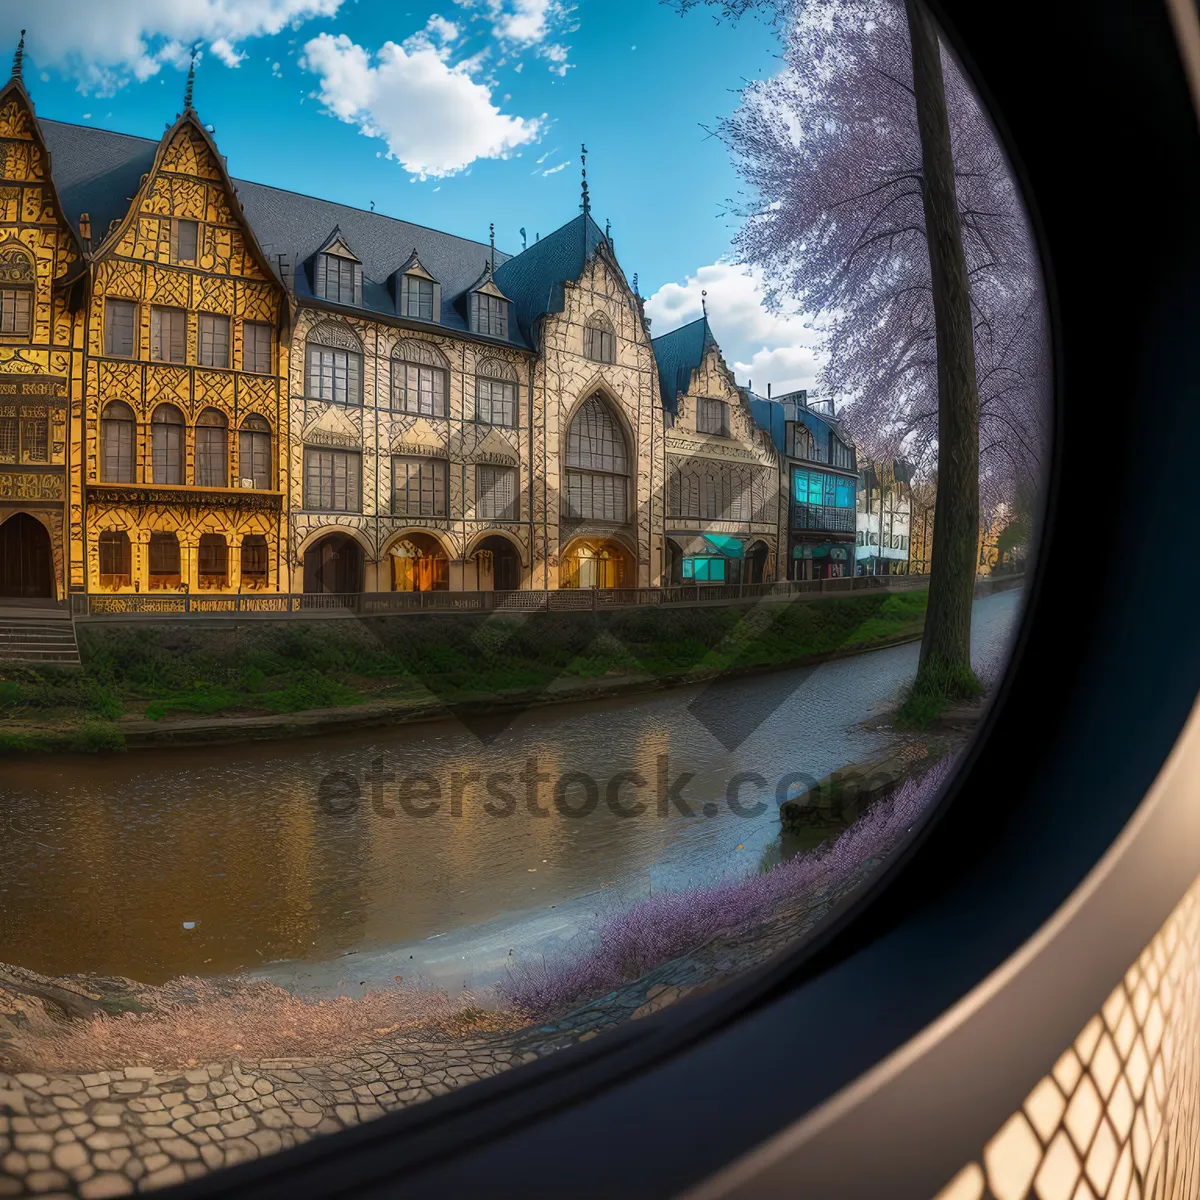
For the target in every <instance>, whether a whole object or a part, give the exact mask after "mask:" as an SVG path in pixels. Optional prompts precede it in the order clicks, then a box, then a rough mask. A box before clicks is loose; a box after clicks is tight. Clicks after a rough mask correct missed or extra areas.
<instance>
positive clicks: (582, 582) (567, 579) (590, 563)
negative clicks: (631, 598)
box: [559, 538, 633, 588]
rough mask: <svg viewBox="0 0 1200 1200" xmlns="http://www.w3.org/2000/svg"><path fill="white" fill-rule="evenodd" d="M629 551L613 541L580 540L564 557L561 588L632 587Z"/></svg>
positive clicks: (573, 543) (604, 539)
mask: <svg viewBox="0 0 1200 1200" xmlns="http://www.w3.org/2000/svg"><path fill="white" fill-rule="evenodd" d="M632 578H633V569H632V564H631V562H630V554H629V551H628V550H626V549H625V547H624V546H622V545H621V543H620V542H617V541H614V540H613V539H611V538H580V540H579V541H577V542H572V543H571V545H569V546H568V547H567V550H566V553H565V554H563V558H562V567H561V574H560V578H559V586H560V587H564V588H619V587H629V586H631V585H630V583H629V581H630V580H631V579H632Z"/></svg>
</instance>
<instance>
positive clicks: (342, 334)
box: [305, 321, 363, 404]
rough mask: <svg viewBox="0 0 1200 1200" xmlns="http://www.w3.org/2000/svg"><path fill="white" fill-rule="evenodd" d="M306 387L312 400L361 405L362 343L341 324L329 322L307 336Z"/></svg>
mask: <svg viewBox="0 0 1200 1200" xmlns="http://www.w3.org/2000/svg"><path fill="white" fill-rule="evenodd" d="M307 349H308V356H307V367H308V370H307V388H306V389H305V390H306V393H307V394H308V395H309V396H311V397H312V399H314V400H326V401H329V402H331V403H334V404H361V403H362V402H363V393H362V376H363V370H362V343H361V342H360V341H359V340H358V338H356V337H355V336H354V334H353V333H351V331H350V330H349V329H347V328H346V327H345V326H344V325H335V324H333V323H332V322H330V321H327V322H325V323H324V324H322V325H318V326H317V327H316V329H314V330H313V331H312V333H310V334H309V335H308V347H307Z"/></svg>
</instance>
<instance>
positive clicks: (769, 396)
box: [767, 383, 771, 400]
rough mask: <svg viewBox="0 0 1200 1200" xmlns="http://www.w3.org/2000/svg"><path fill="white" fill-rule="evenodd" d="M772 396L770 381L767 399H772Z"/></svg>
mask: <svg viewBox="0 0 1200 1200" xmlns="http://www.w3.org/2000/svg"><path fill="white" fill-rule="evenodd" d="M770 398H771V385H770V384H769V383H768V384H767V399H768V400H770Z"/></svg>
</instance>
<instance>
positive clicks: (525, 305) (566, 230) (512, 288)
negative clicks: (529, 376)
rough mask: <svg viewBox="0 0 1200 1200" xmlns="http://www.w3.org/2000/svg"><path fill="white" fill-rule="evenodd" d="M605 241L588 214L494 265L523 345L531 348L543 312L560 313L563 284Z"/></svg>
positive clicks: (577, 271) (578, 273)
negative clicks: (511, 308)
mask: <svg viewBox="0 0 1200 1200" xmlns="http://www.w3.org/2000/svg"><path fill="white" fill-rule="evenodd" d="M604 241H605V237H604V231H603V230H602V229H601V228H600V226H599V225H597V224H596V222H595V221H593V220H592V218H591V217H590V216H589V215H586V214H584V213H580V215H579V216H577V217H576V218H575V219H574V220H573V221H568V222H567V223H566V224H565V225H563V226H561V227H560V228H558V229H556V230H555V231H554V232H553V233H549V234H547V235H546V236H545V237H544V238H541V239H540V240H539V241H536V242H534V243H533V245H532V246H529V247H528V248H527V249H525V250H522V251H521V253H520V254H517V255H514V256H513V257H512V258H507V259H506V260H505V261H504V263H503V264H500V263H499V262H497V266H496V274H495V281H496V286H497V287H498V288H499V289H500V290H501V291H502V292H503V293H504V294H505V295H506V296H507V297H508V298H509V299H510V300H511V301H512V304H513V315H514V316H515V317H516V321H515V322H513V324H516V325H517V326H518V327H519V328H520V331H521V336H522V338H523V339H524V341H525V344H526V345H529V346H532V345H533V344H534V338H535V336H536V333H535V329H534V326H535V325H536V323H537V320H538V318H539V317H541V316H544V315H545V314H546V313H552V312H562V310H563V304H564V301H565V289H564V288H563V284H564V283H566V282H568V281H570V280H575V279H578V278H579V276H580V275H581V274H582V273H583V268H584V265H585V264H586V263H587V260H588V259H589V258H590V257H591V256H592V254H593V253H594V252H595V251H596V249H597V248H598V247H599V246H600V245H601V244H602V243H603V242H604Z"/></svg>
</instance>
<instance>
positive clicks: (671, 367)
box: [650, 317, 717, 416]
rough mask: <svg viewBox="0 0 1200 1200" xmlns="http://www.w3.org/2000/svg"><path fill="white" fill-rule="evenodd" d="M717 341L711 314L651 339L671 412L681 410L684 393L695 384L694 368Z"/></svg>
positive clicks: (667, 405)
mask: <svg viewBox="0 0 1200 1200" xmlns="http://www.w3.org/2000/svg"><path fill="white" fill-rule="evenodd" d="M716 344H717V340H716V338H714V337H713V334H712V330H711V329H710V328H709V325H708V318H707V317H700V318H698V319H697V320H695V321H692V322H690V323H689V324H687V325H681V326H680V327H679V328H678V329H674V330H672V331H671V332H670V333H664V334H663V335H662V336H661V337H656V338H654V339H653V340H652V341H651V343H650V345H651V346H652V347H653V349H654V361H655V363H656V365H657V366H658V386H659V390H660V392H661V394H662V405H663V408H664V409H665V410H666V411H667V412H668V413H670V414H671V416H675V414H676V412H677V411H678V407H679V397H680V395H681V394H682V393H684V392H686V391H687V390H688V387H689V386H690V385H691V382H692V372H693V371H694V370H696V369H697V368H698V367H699V366H700V365H701V363H703V362H704V356H705V354H706V353H708V351H709V349H710V348H711V347H714V346H716Z"/></svg>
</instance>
